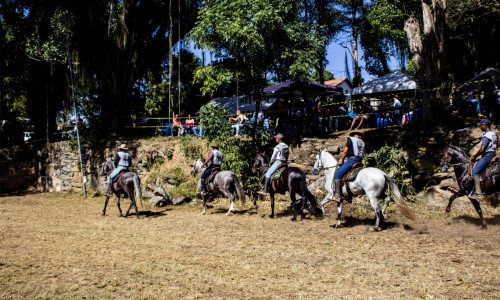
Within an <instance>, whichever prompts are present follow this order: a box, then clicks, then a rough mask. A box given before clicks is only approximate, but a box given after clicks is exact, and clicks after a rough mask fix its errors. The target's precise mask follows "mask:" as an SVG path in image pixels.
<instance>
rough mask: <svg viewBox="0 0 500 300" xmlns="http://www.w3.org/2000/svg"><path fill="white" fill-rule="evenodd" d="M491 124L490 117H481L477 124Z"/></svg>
mask: <svg viewBox="0 0 500 300" xmlns="http://www.w3.org/2000/svg"><path fill="white" fill-rule="evenodd" d="M491 124H492V122H491V120H490V119H482V120H481V122H479V123H478V124H477V125H488V126H490V125H491Z"/></svg>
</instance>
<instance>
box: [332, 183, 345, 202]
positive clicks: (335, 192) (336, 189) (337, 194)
mask: <svg viewBox="0 0 500 300" xmlns="http://www.w3.org/2000/svg"><path fill="white" fill-rule="evenodd" d="M334 184H335V186H334V190H333V197H332V198H331V199H330V200H335V201H337V202H342V198H341V196H340V180H335V183H334Z"/></svg>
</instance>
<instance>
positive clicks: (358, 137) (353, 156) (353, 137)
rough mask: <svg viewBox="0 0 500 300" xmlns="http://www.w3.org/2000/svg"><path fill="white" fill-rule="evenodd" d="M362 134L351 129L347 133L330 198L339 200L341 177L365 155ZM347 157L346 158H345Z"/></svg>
mask: <svg viewBox="0 0 500 300" xmlns="http://www.w3.org/2000/svg"><path fill="white" fill-rule="evenodd" d="M363 139H364V134H363V133H362V132H360V131H352V132H351V133H349V137H348V138H347V143H346V144H345V146H344V151H342V154H341V156H340V160H339V162H338V166H339V167H338V169H337V171H336V172H335V175H334V177H333V179H334V180H335V187H334V194H333V198H332V200H335V201H337V202H340V200H341V197H340V182H341V180H342V177H343V176H344V175H345V174H347V172H349V170H351V168H352V166H353V165H354V164H355V163H357V162H360V161H362V160H363V157H364V156H365V143H364V142H363ZM346 157H347V160H345V159H346Z"/></svg>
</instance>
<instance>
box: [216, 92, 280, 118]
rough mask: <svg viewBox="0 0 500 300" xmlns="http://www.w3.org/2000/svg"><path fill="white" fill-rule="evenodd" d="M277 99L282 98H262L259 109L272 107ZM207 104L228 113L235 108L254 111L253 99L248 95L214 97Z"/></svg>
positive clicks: (233, 112) (242, 110)
mask: <svg viewBox="0 0 500 300" xmlns="http://www.w3.org/2000/svg"><path fill="white" fill-rule="evenodd" d="M279 101H282V100H281V99H279V98H262V99H261V102H260V110H263V111H266V110H269V109H272V108H273V107H275V106H276V104H277V103H278V102H279ZM208 104H210V105H214V106H216V107H220V108H223V109H225V110H226V111H228V112H229V113H230V114H235V113H236V110H237V109H239V110H240V111H241V112H243V113H246V112H254V111H255V101H254V100H253V99H252V97H249V96H239V97H220V98H214V99H212V100H210V101H209V102H208Z"/></svg>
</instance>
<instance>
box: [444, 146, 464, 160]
mask: <svg viewBox="0 0 500 300" xmlns="http://www.w3.org/2000/svg"><path fill="white" fill-rule="evenodd" d="M448 147H449V148H451V149H453V150H455V151H458V152H459V153H460V154H461V155H462V156H464V158H467V159H468V158H469V153H467V151H465V150H464V149H463V148H462V147H460V146H457V145H452V144H450V145H449V146H448Z"/></svg>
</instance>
